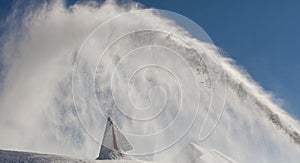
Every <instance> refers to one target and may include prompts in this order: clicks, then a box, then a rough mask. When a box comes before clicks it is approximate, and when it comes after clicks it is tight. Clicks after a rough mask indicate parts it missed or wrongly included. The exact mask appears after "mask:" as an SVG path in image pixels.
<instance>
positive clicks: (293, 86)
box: [0, 0, 300, 119]
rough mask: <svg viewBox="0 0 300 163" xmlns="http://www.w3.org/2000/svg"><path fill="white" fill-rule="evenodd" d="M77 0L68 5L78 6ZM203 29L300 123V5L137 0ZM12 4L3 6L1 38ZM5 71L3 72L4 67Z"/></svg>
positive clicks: (289, 0)
mask: <svg viewBox="0 0 300 163" xmlns="http://www.w3.org/2000/svg"><path fill="white" fill-rule="evenodd" d="M75 1H76V0H69V1H68V4H73V3H74V2H75ZM136 1H137V2H140V3H142V4H144V5H145V6H146V7H153V8H158V9H164V10H169V11H173V12H177V13H179V14H181V15H184V16H186V17H188V18H190V19H192V20H193V21H195V22H196V23H197V24H199V25H200V26H201V27H202V28H203V29H204V30H205V31H206V32H207V33H208V34H209V36H210V37H211V38H212V40H213V41H214V42H215V44H216V45H217V46H219V47H221V48H222V49H223V50H225V51H226V52H227V55H228V56H229V57H231V58H233V59H235V60H236V61H237V64H238V65H241V66H242V67H244V68H245V69H246V70H247V71H248V72H249V73H250V75H251V76H252V77H253V78H254V80H256V81H257V82H258V83H259V84H260V85H261V86H263V87H264V88H265V89H266V90H267V91H270V92H273V93H274V94H275V95H276V97H278V98H281V99H283V100H284V102H285V104H284V105H285V109H286V110H287V111H288V112H289V113H290V114H292V116H294V117H295V118H297V119H300V107H299V106H300V94H299V93H300V88H299V87H298V85H299V83H300V64H299V62H300V40H299V38H300V1H299V0H249V1H241V0H227V1H222V0H189V1H183V0H136ZM10 9H11V1H10V0H1V1H0V21H1V25H0V34H1V33H2V32H3V31H4V30H3V29H4V27H3V26H2V23H3V21H4V20H5V17H6V16H7V14H8V12H9V10H10ZM0 68H1V67H0Z"/></svg>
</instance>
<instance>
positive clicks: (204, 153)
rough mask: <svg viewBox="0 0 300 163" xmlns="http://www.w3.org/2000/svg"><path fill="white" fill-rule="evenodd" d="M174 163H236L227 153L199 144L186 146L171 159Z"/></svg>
mask: <svg viewBox="0 0 300 163" xmlns="http://www.w3.org/2000/svg"><path fill="white" fill-rule="evenodd" d="M171 162H174V163H182V162H185V163H195V162H197V163H216V162H219V163H236V162H235V161H234V160H232V159H231V158H229V157H227V156H226V155H224V154H222V153H220V152H218V151H216V150H211V149H205V148H202V147H200V146H198V145H197V144H189V145H187V146H186V147H184V148H183V149H182V150H181V151H180V152H179V153H178V154H176V155H175V157H174V158H173V159H172V160H171Z"/></svg>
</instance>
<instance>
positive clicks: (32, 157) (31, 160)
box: [0, 150, 145, 163]
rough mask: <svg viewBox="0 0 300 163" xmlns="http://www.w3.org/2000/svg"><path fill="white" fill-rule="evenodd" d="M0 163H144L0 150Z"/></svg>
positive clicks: (140, 162)
mask: <svg viewBox="0 0 300 163" xmlns="http://www.w3.org/2000/svg"><path fill="white" fill-rule="evenodd" d="M0 162H1V163H11V162H22V163H39V162H61V163H63V162H73V163H97V162H99V163H145V161H138V160H82V159H74V158H71V157H66V156H59V155H52V154H41V153H31V152H20V151H9V150H0Z"/></svg>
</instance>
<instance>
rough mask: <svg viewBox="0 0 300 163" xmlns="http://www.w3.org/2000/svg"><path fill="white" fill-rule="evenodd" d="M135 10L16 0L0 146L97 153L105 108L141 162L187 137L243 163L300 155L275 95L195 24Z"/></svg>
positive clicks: (295, 126)
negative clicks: (254, 79) (227, 56)
mask: <svg viewBox="0 0 300 163" xmlns="http://www.w3.org/2000/svg"><path fill="white" fill-rule="evenodd" d="M141 6H142V5H140V4H137V3H133V2H126V3H122V4H121V3H118V2H115V1H106V2H103V3H101V4H99V3H97V2H94V1H88V2H80V3H76V4H74V5H72V6H70V7H66V5H65V4H64V3H63V1H51V2H45V3H38V4H37V3H35V1H29V2H27V1H26V2H22V3H21V4H16V5H15V8H14V10H13V11H12V14H11V16H9V17H8V18H7V23H6V26H7V31H6V33H5V34H3V35H2V37H1V43H2V47H1V76H0V77H1V79H0V82H1V83H0V84H1V85H0V93H1V94H0V116H1V117H0V129H1V134H0V148H3V149H14V150H27V151H38V152H45V153H55V154H61V155H68V156H72V157H76V158H89V159H94V158H96V156H97V155H98V151H99V147H100V144H99V143H101V140H102V136H103V132H104V125H105V123H106V122H105V120H106V118H105V116H108V115H109V116H111V117H112V118H113V119H114V120H115V122H116V124H117V126H119V129H120V131H122V132H123V134H124V135H125V136H126V137H127V138H128V140H129V142H130V143H131V144H132V146H133V148H134V150H133V151H131V152H129V153H128V154H131V155H132V156H133V157H137V158H139V159H147V160H163V159H169V158H173V156H174V154H176V152H179V151H180V149H181V148H182V147H183V146H184V145H186V144H188V143H190V142H193V143H194V144H197V145H198V146H201V149H202V148H203V150H204V148H205V149H209V150H213V151H218V152H219V153H222V155H226V157H227V156H228V157H230V158H232V159H233V160H236V161H238V162H297V160H300V151H299V144H300V136H299V133H300V131H299V130H300V127H299V123H298V122H297V121H296V120H294V119H293V118H291V117H290V116H289V115H288V114H287V113H285V112H284V111H283V110H282V109H281V108H280V105H279V104H277V103H276V101H275V100H274V99H273V98H272V96H271V95H270V94H268V93H266V92H265V91H264V90H263V89H262V88H261V87H260V86H259V85H257V84H256V83H255V82H254V81H253V80H252V79H251V78H250V77H249V76H248V75H247V73H246V72H244V71H243V70H241V69H240V68H239V67H238V66H236V65H235V64H234V62H233V61H232V60H231V59H228V58H225V57H223V56H221V55H219V53H220V50H219V49H217V48H216V47H214V46H213V44H212V43H211V41H210V39H209V37H208V36H207V35H206V34H205V32H203V31H201V28H199V27H196V25H195V24H193V23H192V22H189V21H187V20H186V18H183V17H182V16H179V15H176V14H174V13H170V12H167V11H159V10H152V9H151V10H149V9H148V10H144V9H142V8H141ZM169 19H172V20H169ZM183 22H184V23H183ZM186 24H188V25H186ZM191 27H192V28H191ZM197 30H200V34H199V31H198V33H197V32H195V31H197ZM123 53H124V54H123ZM101 54H102V55H101ZM112 86H113V87H112ZM126 90H127V91H126ZM200 153H201V152H200ZM182 157H184V156H182ZM186 159H187V160H188V159H190V158H188V157H187V158H186ZM192 160H197V159H192ZM164 161H166V160H164Z"/></svg>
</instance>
